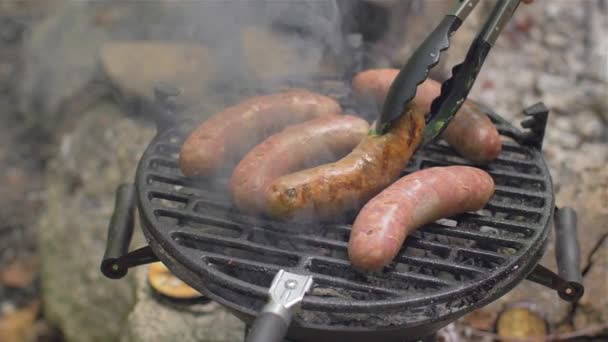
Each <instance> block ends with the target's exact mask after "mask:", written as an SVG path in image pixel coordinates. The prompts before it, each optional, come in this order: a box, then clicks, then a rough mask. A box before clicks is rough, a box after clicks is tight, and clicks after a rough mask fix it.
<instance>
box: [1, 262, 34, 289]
mask: <svg viewBox="0 0 608 342" xmlns="http://www.w3.org/2000/svg"><path fill="white" fill-rule="evenodd" d="M37 272H38V260H37V259H36V258H33V257H30V258H22V259H17V260H15V261H13V262H12V263H11V264H9V265H8V266H6V267H5V268H4V269H1V270H0V283H2V284H4V285H6V286H8V287H17V288H23V287H27V286H29V285H31V284H32V282H33V281H34V279H35V278H36V274H37Z"/></svg>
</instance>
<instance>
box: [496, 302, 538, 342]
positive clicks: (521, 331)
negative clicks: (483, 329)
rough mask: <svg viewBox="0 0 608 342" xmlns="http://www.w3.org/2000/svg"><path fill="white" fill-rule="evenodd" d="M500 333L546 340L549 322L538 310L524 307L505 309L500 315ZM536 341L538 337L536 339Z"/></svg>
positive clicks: (498, 323) (505, 336)
mask: <svg viewBox="0 0 608 342" xmlns="http://www.w3.org/2000/svg"><path fill="white" fill-rule="evenodd" d="M496 325H497V330H498V335H499V336H500V337H503V338H532V337H534V338H536V337H538V341H544V336H546V335H547V323H546V322H545V320H544V319H543V318H542V317H540V316H539V315H538V314H537V313H536V312H534V311H532V310H529V309H527V308H523V307H514V308H511V309H507V310H505V311H504V312H503V313H501V314H500V316H499V317H498V322H497V324H496ZM535 341H536V339H535Z"/></svg>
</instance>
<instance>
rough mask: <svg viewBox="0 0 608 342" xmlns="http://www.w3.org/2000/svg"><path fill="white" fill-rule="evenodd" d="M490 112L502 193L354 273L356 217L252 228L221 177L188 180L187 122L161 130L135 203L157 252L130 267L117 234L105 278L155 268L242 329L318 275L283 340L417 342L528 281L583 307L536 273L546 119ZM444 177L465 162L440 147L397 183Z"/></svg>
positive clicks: (347, 103)
mask: <svg viewBox="0 0 608 342" xmlns="http://www.w3.org/2000/svg"><path fill="white" fill-rule="evenodd" d="M308 88H310V89H311V90H313V91H317V92H321V93H325V94H327V95H330V96H331V95H333V97H335V98H337V99H338V100H340V102H341V103H342V104H343V107H344V108H345V111H346V112H355V113H357V112H361V111H362V110H361V107H357V108H356V109H355V105H354V102H353V100H352V98H351V96H350V92H349V91H338V92H336V91H335V83H332V86H331V87H328V86H327V83H324V82H319V83H318V84H316V85H315V86H314V87H311V86H309V87H308ZM482 108H483V107H482ZM357 109H358V110H357ZM484 109H485V110H486V112H487V113H488V115H489V116H490V118H491V119H492V121H493V122H494V123H495V124H496V127H497V128H498V130H499V132H500V134H501V136H502V137H503V149H502V152H501V154H500V156H499V158H498V159H496V160H495V161H493V162H492V163H491V164H489V165H485V166H478V167H480V168H482V169H484V170H486V171H487V172H488V173H489V174H490V175H492V177H493V179H494V182H495V184H496V192H495V195H494V196H493V197H492V199H491V200H490V202H489V203H488V204H487V205H486V206H485V208H484V209H482V210H480V211H477V212H470V213H466V214H462V215H457V216H454V217H449V218H445V219H442V220H438V221H436V222H434V223H432V224H428V225H426V226H424V227H422V228H420V229H419V230H417V231H416V232H415V233H413V234H411V235H410V236H409V237H408V238H407V240H406V242H405V244H404V246H403V248H402V249H401V251H400V253H399V255H398V257H397V258H395V260H394V262H393V263H392V264H390V265H389V266H388V267H386V268H385V269H384V270H383V271H382V272H376V273H363V272H358V271H356V270H355V269H354V268H352V267H351V265H350V262H349V260H348V254H347V245H348V239H349V233H350V229H351V225H350V224H351V223H352V221H353V220H354V217H355V215H356V213H351V214H349V215H346V216H347V217H345V218H344V217H341V218H336V220H335V221H334V222H318V223H314V224H312V223H306V224H305V223H284V222H279V221H273V220H270V219H268V218H264V217H254V216H249V215H246V214H243V213H240V212H239V211H238V210H237V209H236V208H235V207H234V206H233V204H232V202H231V200H230V195H229V192H228V191H227V190H226V184H227V179H213V180H196V179H191V178H187V177H185V176H183V175H182V174H181V172H180V170H179V167H178V164H177V161H178V153H179V150H180V148H181V144H182V142H183V141H184V139H185V138H186V137H187V135H188V134H189V132H190V131H191V130H192V128H193V127H194V125H193V123H182V124H175V125H170V126H169V127H168V128H166V129H163V130H160V131H159V134H158V135H157V136H156V137H155V138H154V139H153V140H152V142H151V143H150V144H149V146H148V148H147V149H146V151H145V152H144V154H143V156H142V158H141V161H140V163H139V166H138V170H137V174H136V178H135V193H136V194H135V196H136V204H137V208H138V209H139V215H140V218H141V228H142V230H143V232H144V234H145V236H146V239H147V241H148V244H149V247H146V248H145V249H143V250H140V251H135V252H132V253H131V257H130V258H127V256H128V255H126V250H127V248H128V240H129V236H128V235H129V234H126V233H124V232H123V233H120V232H121V231H125V229H124V227H123V228H120V227H119V228H116V227H114V228H113V226H112V225H111V229H110V234H109V241H108V252H107V253H106V257H105V258H104V263H105V265H102V270H104V273H105V274H106V275H108V276H110V277H114V278H117V277H120V276H122V275H124V274H125V273H126V269H127V268H128V267H130V266H134V265H137V264H141V263H144V262H150V261H151V259H154V257H158V259H160V260H161V261H162V262H163V263H165V264H166V265H167V267H168V268H169V269H170V270H171V271H172V272H173V273H175V274H176V275H177V276H178V277H180V278H181V279H182V280H184V281H185V282H186V283H187V284H189V285H190V286H192V287H193V288H195V289H196V290H198V291H200V292H201V293H203V294H205V295H206V296H208V297H209V298H211V299H212V300H214V301H217V302H219V303H221V304H223V305H224V306H226V307H227V308H229V309H230V310H231V311H232V312H234V314H235V315H237V316H239V317H240V318H241V319H243V320H244V321H245V322H247V323H251V321H252V320H253V319H254V318H255V316H256V315H257V313H258V312H259V311H260V310H261V309H262V307H263V306H264V305H265V303H266V302H267V299H268V288H269V287H270V285H271V282H272V280H273V277H274V276H275V275H276V274H277V272H279V271H280V270H286V271H290V272H293V273H297V274H303V275H311V276H312V277H313V278H314V286H313V288H312V289H311V291H310V292H309V293H308V294H307V295H306V296H305V297H304V299H303V301H302V303H301V310H299V311H298V312H297V314H296V315H295V316H294V319H293V323H292V324H291V326H290V328H289V333H288V338H289V339H290V340H293V341H302V342H304V341H314V340H317V341H318V340H336V341H337V340H348V341H371V340H374V339H376V338H381V339H382V340H383V341H403V340H415V339H419V338H423V337H426V336H429V335H432V334H433V333H434V332H436V331H437V330H438V329H440V328H441V327H442V326H445V325H446V324H448V323H449V322H451V321H453V320H455V319H457V318H458V317H460V316H462V315H464V314H466V313H468V312H470V311H472V310H474V309H475V308H478V307H481V306H483V305H485V304H487V303H490V302H491V301H493V300H495V299H497V298H498V297H500V296H502V295H504V294H505V293H507V292H508V291H509V290H511V289H512V288H513V287H514V286H515V285H517V284H518V283H519V282H520V281H521V280H522V279H524V278H525V277H526V276H528V278H532V279H531V280H535V281H537V282H540V283H543V284H544V285H547V286H550V287H553V288H555V289H557V290H559V292H560V295H561V296H562V297H563V298H564V299H573V298H575V297H580V295H581V293H580V292H581V291H582V288H581V287H580V286H578V284H577V283H576V281H575V280H572V281H570V282H568V281H565V280H563V279H562V278H560V277H558V276H557V275H555V274H553V273H552V272H550V271H548V270H546V269H544V268H542V266H539V265H537V263H538V261H539V259H540V258H541V256H542V255H543V252H544V249H545V246H546V243H547V237H548V234H549V228H550V224H549V223H550V222H551V218H552V215H553V213H554V208H555V205H554V195H553V187H552V183H551V176H550V174H549V171H548V169H547V166H546V164H545V162H544V160H543V158H542V154H541V151H540V147H541V145H542V136H543V134H544V125H545V123H546V115H547V111H546V110H544V106H542V105H538V106H536V107H534V108H532V109H530V110H529V113H528V114H530V116H531V118H530V119H529V120H528V121H527V123H526V124H525V126H527V127H529V128H530V129H529V130H527V131H525V132H524V131H520V130H518V129H516V128H514V127H513V126H511V125H510V124H508V123H507V122H506V121H504V120H503V119H501V118H500V117H499V116H498V115H496V114H495V113H492V112H491V111H489V110H487V108H484ZM363 112H365V111H363ZM368 115H369V113H368ZM363 116H365V114H363ZM445 165H471V164H470V162H469V161H467V160H465V159H463V158H462V157H460V156H458V155H457V154H456V153H455V152H454V151H453V150H452V149H451V148H450V147H449V146H448V145H447V144H446V143H444V142H441V141H440V142H437V143H434V144H431V145H428V146H426V147H425V148H423V149H421V150H418V151H417V152H416V153H415V155H414V156H413V158H412V159H411V160H410V162H409V163H408V165H406V166H404V172H403V175H405V174H408V173H411V172H414V171H416V170H420V169H424V168H428V167H433V166H445ZM117 206H118V203H117ZM121 215H122V216H125V215H126V218H125V217H123V218H121V217H120V216H121ZM115 216H116V217H114V218H113V222H115V221H116V222H121V220H122V221H123V222H128V221H129V220H131V221H132V217H131V216H130V215H129V213H128V212H125V213H122V214H121V213H118V214H117V215H115ZM126 225H128V223H127V224H126ZM114 226H116V224H114ZM118 226H120V224H118ZM126 230H127V231H128V229H126ZM116 236H118V237H116ZM110 240H116V241H119V242H114V243H111V241H110ZM125 241H126V242H125ZM560 241H566V242H567V243H571V241H572V239H569V240H568V239H566V240H564V239H561V240H560ZM558 247H559V246H558ZM150 250H151V251H152V252H153V255H150V254H149V251H150ZM125 255H126V256H125ZM570 262H571V260H570ZM566 263H567V262H566ZM535 267H536V268H537V270H535V272H533V274H531V272H532V270H533V269H534V268H535ZM539 268H540V269H539ZM566 268H572V267H565V269H566ZM543 271H544V273H543ZM572 272H574V271H572ZM574 273H576V272H574ZM578 273H579V274H580V271H579V272H578ZM560 275H561V273H560ZM571 278H572V277H571ZM568 296H570V297H572V298H568Z"/></svg>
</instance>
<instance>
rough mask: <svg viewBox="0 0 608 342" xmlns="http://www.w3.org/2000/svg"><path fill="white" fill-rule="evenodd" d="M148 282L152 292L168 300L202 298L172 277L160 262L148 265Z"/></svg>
mask: <svg viewBox="0 0 608 342" xmlns="http://www.w3.org/2000/svg"><path fill="white" fill-rule="evenodd" d="M148 282H149V283H150V286H152V288H153V289H154V290H156V291H158V292H159V293H160V294H162V295H164V296H167V297H170V298H176V299H191V298H198V297H202V295H201V294H200V293H199V292H198V291H196V290H195V289H193V288H191V287H190V286H188V285H187V284H186V283H184V282H183V281H181V280H180V279H179V278H177V277H176V276H174V275H173V273H171V271H170V270H169V269H168V268H167V267H166V266H165V265H164V264H163V263H162V262H156V263H153V264H151V265H150V268H149V269H148Z"/></svg>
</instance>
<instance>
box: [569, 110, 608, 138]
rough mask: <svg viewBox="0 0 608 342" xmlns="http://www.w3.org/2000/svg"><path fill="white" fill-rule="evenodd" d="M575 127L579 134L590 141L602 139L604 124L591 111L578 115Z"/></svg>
mask: <svg viewBox="0 0 608 342" xmlns="http://www.w3.org/2000/svg"><path fill="white" fill-rule="evenodd" d="M574 126H575V128H576V130H577V132H578V133H579V134H580V135H582V136H583V137H584V138H586V139H588V140H594V139H597V138H600V137H601V136H602V133H603V132H604V123H603V122H602V120H601V119H600V118H599V117H598V116H597V115H595V113H593V112H591V111H584V112H582V113H579V114H577V115H576V120H575V121H574Z"/></svg>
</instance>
